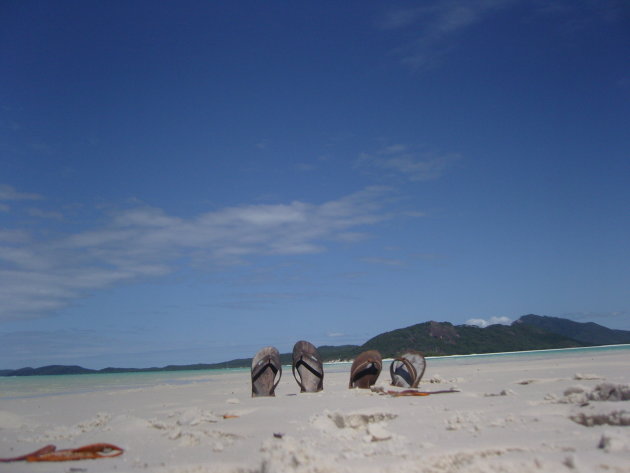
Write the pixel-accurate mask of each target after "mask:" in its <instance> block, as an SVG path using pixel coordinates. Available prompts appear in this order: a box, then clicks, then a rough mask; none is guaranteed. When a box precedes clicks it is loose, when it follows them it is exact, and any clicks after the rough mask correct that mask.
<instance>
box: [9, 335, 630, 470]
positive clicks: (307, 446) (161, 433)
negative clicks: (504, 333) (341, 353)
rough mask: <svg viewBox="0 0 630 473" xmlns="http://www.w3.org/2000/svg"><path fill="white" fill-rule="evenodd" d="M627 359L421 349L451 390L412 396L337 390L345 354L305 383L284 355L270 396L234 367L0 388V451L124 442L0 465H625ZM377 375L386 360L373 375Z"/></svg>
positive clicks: (433, 382)
mask: <svg viewBox="0 0 630 473" xmlns="http://www.w3.org/2000/svg"><path fill="white" fill-rule="evenodd" d="M629 362H630V349H629V348H628V347H627V346H626V347H625V348H621V349H611V350H582V349H581V350H562V351H554V352H535V353H529V354H520V355H489V356H471V357H448V358H441V359H428V360H427V369H426V372H425V375H424V378H423V380H422V382H421V383H420V389H421V390H423V391H426V392H433V391H449V390H453V391H456V392H447V393H439V394H432V395H428V396H422V397H393V396H390V395H388V394H384V393H382V392H378V389H376V390H374V391H373V390H359V389H348V377H349V371H350V365H349V364H333V365H325V377H324V390H323V391H322V392H319V393H313V394H310V393H309V394H301V393H299V388H298V385H297V383H296V382H295V380H294V379H293V376H292V374H291V368H290V367H286V366H285V367H283V376H282V380H281V381H280V384H279V386H278V388H277V389H276V396H275V397H259V398H252V397H251V384H250V377H249V372H248V371H247V370H235V371H225V372H203V371H202V372H187V373H184V374H178V375H168V374H165V375H164V378H159V377H156V378H152V379H151V380H150V381H147V382H144V383H134V382H133V379H132V377H129V378H127V380H128V381H127V382H126V383H127V384H125V382H118V383H111V384H107V383H101V384H99V385H98V386H97V387H94V388H93V389H91V388H90V386H89V383H86V382H85V381H83V385H82V386H81V387H80V388H76V389H72V388H71V387H67V388H66V389H65V391H64V389H63V388H58V389H55V390H52V391H50V392H41V391H38V393H35V394H33V395H30V396H29V395H27V393H26V392H21V393H18V392H17V391H15V390H14V391H12V392H11V394H10V395H7V394H6V392H5V394H3V393H2V392H0V457H14V456H17V455H22V454H26V453H28V452H31V451H34V450H37V449H38V448H41V447H43V446H44V445H47V444H54V445H56V446H57V448H59V449H62V448H75V447H79V446H82V445H87V444H91V443H97V442H98V443H100V442H107V443H111V444H114V445H117V446H119V447H121V448H123V449H124V453H123V454H122V455H121V456H118V457H116V458H106V459H99V460H81V461H74V462H61V463H25V462H16V463H0V471H1V472H5V471H6V472H9V471H10V472H70V471H72V472H89V473H96V472H111V471H116V472H127V471H151V472H164V473H166V472H172V473H189V472H190V473H192V472H234V473H236V472H242V473H246V472H251V473H253V472H260V473H268V472H300V473H301V472H304V473H306V472H309V473H311V472H312V473H319V472H354V471H362V472H380V473H382V472H396V473H400V472H426V473H434V472H435V473H437V472H466V473H475V472H479V473H482V472H484V473H485V472H508V471H509V472H549V473H558V472H565V471H566V472H599V471H601V472H630V402H629V401H630V387H629V385H630V370H629V369H628V365H629ZM81 376H88V375H78V377H75V378H76V379H79V378H80V377H81ZM89 376H92V375H89ZM94 376H103V375H94ZM136 376H137V375H136ZM84 379H85V378H84ZM95 379H97V378H95ZM101 379H104V378H101ZM144 379H145V380H146V379H148V378H144ZM389 381H390V376H389V371H388V364H387V363H385V364H384V367H383V371H382V373H381V375H380V377H379V379H378V381H377V383H376V387H377V388H383V390H388V389H389V386H388V385H389ZM30 382H34V381H30ZM3 386H5V387H6V386H9V382H8V381H5V380H2V382H0V389H2V387H3Z"/></svg>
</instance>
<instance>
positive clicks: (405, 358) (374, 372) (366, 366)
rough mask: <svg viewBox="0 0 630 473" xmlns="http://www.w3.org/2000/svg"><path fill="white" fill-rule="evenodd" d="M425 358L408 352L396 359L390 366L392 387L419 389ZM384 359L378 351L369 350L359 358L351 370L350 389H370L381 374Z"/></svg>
mask: <svg viewBox="0 0 630 473" xmlns="http://www.w3.org/2000/svg"><path fill="white" fill-rule="evenodd" d="M426 366H427V365H426V361H425V359H424V356H423V355H422V354H421V353H419V352H417V351H413V350H408V351H406V352H405V353H403V354H402V355H401V356H399V357H398V358H395V359H394V360H393V361H392V363H391V365H390V366H389V372H390V374H391V377H392V386H399V387H403V388H414V389H415V388H417V387H418V383H420V380H421V379H422V375H423V374H424V370H425V369H426ZM382 367H383V359H382V357H381V354H380V353H379V352H378V351H376V350H368V351H364V352H363V353H361V354H360V355H359V356H357V357H356V358H355V360H354V362H353V363H352V368H351V369H350V384H349V387H350V388H361V389H369V388H370V387H372V386H373V385H374V384H375V383H376V380H377V379H378V376H379V375H380V374H381V368H382Z"/></svg>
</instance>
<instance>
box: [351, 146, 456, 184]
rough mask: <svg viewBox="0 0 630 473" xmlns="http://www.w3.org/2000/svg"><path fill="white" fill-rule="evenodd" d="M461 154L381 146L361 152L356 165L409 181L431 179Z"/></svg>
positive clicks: (453, 162) (438, 175)
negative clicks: (371, 151) (377, 148)
mask: <svg viewBox="0 0 630 473" xmlns="http://www.w3.org/2000/svg"><path fill="white" fill-rule="evenodd" d="M460 159H461V156H460V155H459V154H456V153H450V154H439V155H438V154H435V153H427V152H418V151H414V150H412V149H409V148H407V147H406V146H403V145H394V146H388V147H385V148H382V149H380V150H377V151H375V152H373V153H361V155H359V158H358V160H357V161H356V166H357V167H359V168H362V169H367V170H378V171H379V173H382V172H383V171H385V172H387V173H389V175H390V176H403V177H405V178H406V179H409V180H410V181H416V182H419V181H431V180H435V179H438V178H440V177H441V176H442V175H443V174H444V173H445V172H446V171H448V170H449V169H450V168H451V167H452V166H453V165H454V164H455V163H456V162H457V161H459V160H460Z"/></svg>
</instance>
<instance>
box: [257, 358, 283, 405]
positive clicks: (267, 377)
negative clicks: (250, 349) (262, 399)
mask: <svg viewBox="0 0 630 473" xmlns="http://www.w3.org/2000/svg"><path fill="white" fill-rule="evenodd" d="M276 375H277V376H278V380H277V381H275V382H274V380H275V378H276ZM281 377H282V365H281V364H280V353H278V350H277V349H276V348H275V347H265V348H262V349H261V350H260V351H259V352H258V353H256V356H255V357H254V359H253V360H252V397H259V396H275V395H276V394H275V390H276V386H278V383H279V382H280V378H281Z"/></svg>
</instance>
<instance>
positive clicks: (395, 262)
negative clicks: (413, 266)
mask: <svg viewBox="0 0 630 473" xmlns="http://www.w3.org/2000/svg"><path fill="white" fill-rule="evenodd" d="M361 261H363V262H364V263H370V264H380V265H383V266H404V265H405V262H404V261H402V260H399V259H396V258H375V257H368V258H362V259H361Z"/></svg>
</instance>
